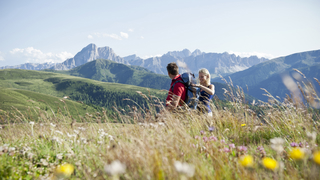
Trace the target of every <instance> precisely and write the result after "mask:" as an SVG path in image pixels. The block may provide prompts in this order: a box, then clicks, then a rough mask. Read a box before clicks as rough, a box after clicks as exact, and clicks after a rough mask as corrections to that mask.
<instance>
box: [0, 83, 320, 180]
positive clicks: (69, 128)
mask: <svg viewBox="0 0 320 180" xmlns="http://www.w3.org/2000/svg"><path fill="white" fill-rule="evenodd" d="M229 85H230V89H228V90H227V89H226V95H227V96H228V97H229V101H228V102H227V104H229V105H224V106H220V105H219V104H218V103H216V104H212V110H213V116H212V117H208V116H206V115H204V114H199V113H197V112H193V111H190V110H177V111H175V112H173V113H168V112H165V113H163V114H161V115H160V114H157V109H159V108H160V109H162V108H163V107H161V104H160V103H159V101H160V100H159V99H157V98H156V97H152V96H150V95H145V94H142V93H141V92H139V94H140V95H141V96H143V97H145V98H146V99H147V100H148V101H149V104H148V107H147V108H146V107H140V106H138V105H137V106H133V107H129V108H128V109H129V111H126V110H124V109H117V108H115V109H116V111H117V113H118V115H117V116H116V117H114V118H120V120H121V122H122V123H112V122H113V119H112V118H110V117H107V116H106V111H103V112H99V113H96V114H87V115H85V116H84V117H83V118H82V122H76V121H74V120H73V119H72V118H70V116H63V114H62V115H61V116H60V115H56V116H47V115H46V114H44V111H43V110H41V109H40V110H39V109H38V110H37V112H38V113H39V120H38V121H37V122H36V123H34V122H30V121H32V120H31V119H28V118H26V117H23V116H22V114H19V113H18V111H17V113H16V121H17V122H18V121H20V119H21V120H23V122H25V123H23V124H21V123H19V124H17V123H8V124H5V125H2V127H1V129H0V132H1V133H0V138H1V139H0V154H1V155H0V177H2V178H3V179H19V178H22V179H50V178H53V179H54V178H61V176H59V173H61V172H64V171H63V170H61V167H64V165H66V164H69V165H70V166H72V167H74V171H73V169H72V172H73V173H72V175H71V176H68V175H65V177H68V178H71V179H111V178H113V179H187V178H189V179H317V178H320V176H319V170H320V164H319V163H320V162H319V161H320V160H319V159H317V158H320V157H318V156H317V154H316V153H317V152H319V148H318V146H317V144H319V141H320V140H319V135H318V134H319V127H320V126H319V125H320V124H319V113H318V110H317V109H315V108H314V106H315V105H316V103H319V98H318V97H317V96H316V95H315V94H314V93H313V94H312V91H310V90H309V92H311V95H312V96H311V95H310V94H309V95H308V93H307V92H305V91H306V90H308V89H306V88H305V87H302V86H301V88H300V89H301V90H302V91H303V92H304V93H305V96H306V97H308V98H306V99H305V102H297V101H295V100H293V99H292V98H290V97H288V98H287V99H286V100H285V101H283V102H281V101H280V100H279V99H277V98H274V97H272V96H271V95H270V94H267V95H268V96H269V97H270V101H269V102H253V103H252V104H250V105H249V104H247V103H246V101H245V98H244V93H243V92H242V90H241V89H240V88H237V91H233V90H232V89H233V87H232V86H233V85H232V83H229ZM126 100H129V99H126ZM2 118H6V117H5V115H3V116H2ZM315 135H316V136H315ZM296 146H298V147H299V148H298V147H296ZM293 150H295V151H293ZM296 151H297V152H302V155H301V154H300V156H297V155H296V156H294V155H295V154H293V153H294V152H296ZM298 154H299V153H298ZM319 156H320V155H319ZM265 157H268V158H270V159H265ZM297 157H298V158H297ZM59 168H60V169H59ZM62 174H63V173H62Z"/></svg>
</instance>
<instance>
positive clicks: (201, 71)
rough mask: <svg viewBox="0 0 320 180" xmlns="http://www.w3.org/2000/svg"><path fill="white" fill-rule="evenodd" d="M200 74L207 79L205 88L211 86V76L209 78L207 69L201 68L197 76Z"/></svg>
mask: <svg viewBox="0 0 320 180" xmlns="http://www.w3.org/2000/svg"><path fill="white" fill-rule="evenodd" d="M200 73H203V74H204V75H206V76H207V77H208V78H207V82H206V83H207V86H209V85H210V84H211V76H210V73H209V71H208V69H206V68H202V69H200V70H199V74H200Z"/></svg>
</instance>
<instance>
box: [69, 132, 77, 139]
mask: <svg viewBox="0 0 320 180" xmlns="http://www.w3.org/2000/svg"><path fill="white" fill-rule="evenodd" d="M67 136H68V137H69V138H71V137H77V135H75V134H69V133H67Z"/></svg>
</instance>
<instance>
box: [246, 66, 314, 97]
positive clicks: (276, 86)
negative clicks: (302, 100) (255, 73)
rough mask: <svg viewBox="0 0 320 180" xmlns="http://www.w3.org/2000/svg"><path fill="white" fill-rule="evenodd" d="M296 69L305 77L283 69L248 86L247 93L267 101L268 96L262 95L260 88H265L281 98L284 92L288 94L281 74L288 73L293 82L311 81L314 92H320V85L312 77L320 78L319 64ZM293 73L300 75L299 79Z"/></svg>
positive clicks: (284, 94)
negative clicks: (279, 72) (281, 71)
mask: <svg viewBox="0 0 320 180" xmlns="http://www.w3.org/2000/svg"><path fill="white" fill-rule="evenodd" d="M298 70H299V71H300V72H302V73H303V74H304V75H305V77H306V78H303V76H301V75H299V74H298V73H297V72H296V71H295V70H289V71H285V72H283V73H281V74H275V75H273V76H271V77H270V78H268V79H266V80H264V81H262V82H260V83H258V84H257V85H255V86H250V87H249V94H250V95H252V96H254V97H256V98H258V99H261V100H263V101H267V100H268V97H266V96H264V95H263V94H265V92H264V91H263V90H261V89H260V88H265V89H266V90H267V91H268V92H269V93H270V94H271V95H273V96H274V97H276V96H279V97H281V98H283V97H285V96H286V94H288V95H290V91H289V90H288V89H287V87H286V86H285V85H284V83H283V79H282V76H283V75H289V76H290V77H292V79H293V80H294V81H295V82H298V83H299V84H300V85H302V86H303V84H304V83H307V82H311V83H312V84H313V86H314V88H315V90H316V92H320V85H319V84H318V82H317V81H316V80H315V79H314V78H317V79H318V80H320V64H317V65H313V66H309V67H303V68H298ZM293 74H296V76H297V74H298V76H300V77H301V79H295V78H294V77H293V76H292V75H293ZM303 82H304V83H303Z"/></svg>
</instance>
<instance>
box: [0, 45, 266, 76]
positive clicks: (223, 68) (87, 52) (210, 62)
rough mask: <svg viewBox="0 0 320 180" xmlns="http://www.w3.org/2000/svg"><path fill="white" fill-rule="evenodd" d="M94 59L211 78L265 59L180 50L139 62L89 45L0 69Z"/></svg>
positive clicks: (61, 66) (66, 66)
mask: <svg viewBox="0 0 320 180" xmlns="http://www.w3.org/2000/svg"><path fill="white" fill-rule="evenodd" d="M96 59H109V60H111V61H114V62H117V63H122V64H127V65H135V66H140V67H144V68H146V69H148V70H150V71H153V72H154V73H157V74H163V75H167V72H166V66H167V64H168V63H170V62H177V63H178V64H179V66H180V72H185V71H192V72H194V73H197V72H198V70H199V69H200V68H204V67H206V68H207V69H208V70H209V71H210V73H211V75H212V77H215V76H218V74H231V73H234V72H237V71H241V70H244V69H247V68H249V67H251V66H253V65H255V64H258V63H260V62H264V61H267V60H268V59H265V58H258V57H256V56H251V57H248V58H241V57H239V56H236V55H234V54H228V53H204V52H201V51H200V50H199V49H196V50H195V51H194V52H190V51H189V50H188V49H183V50H182V51H169V52H168V53H166V54H164V55H162V56H161V57H152V58H147V59H142V58H140V57H138V56H136V55H135V54H133V55H130V56H126V57H123V58H122V57H120V56H118V55H116V54H115V53H114V51H113V50H112V49H111V48H110V47H107V46H106V47H99V48H98V47H97V46H96V45H95V44H89V45H87V46H86V47H84V48H83V49H82V50H81V51H80V52H78V53H77V54H76V55H75V56H74V57H73V58H70V59H67V60H65V61H64V62H62V63H56V64H48V63H47V64H46V63H45V64H32V63H27V64H22V65H17V66H5V67H1V68H0V69H12V68H13V69H27V70H42V69H53V70H70V69H73V68H75V67H78V66H81V65H83V64H85V63H87V62H91V61H93V60H96ZM184 65H186V66H184Z"/></svg>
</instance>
